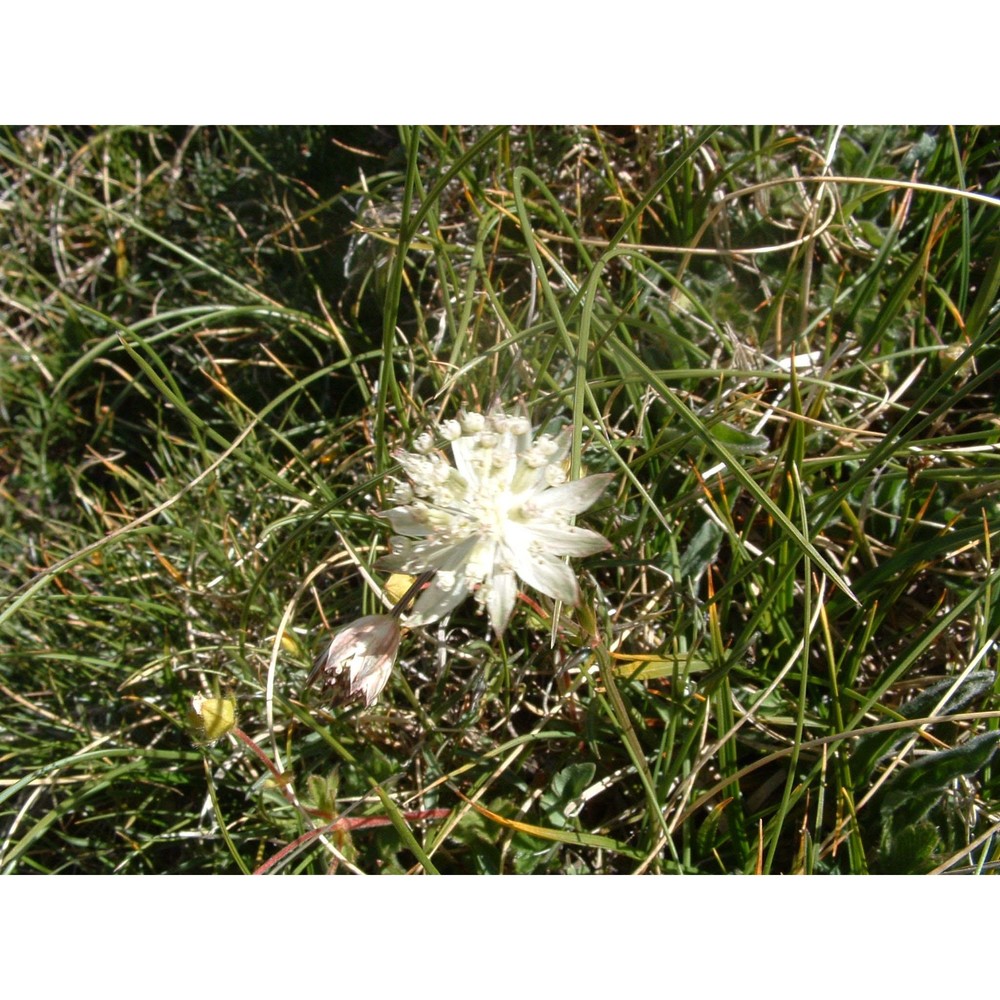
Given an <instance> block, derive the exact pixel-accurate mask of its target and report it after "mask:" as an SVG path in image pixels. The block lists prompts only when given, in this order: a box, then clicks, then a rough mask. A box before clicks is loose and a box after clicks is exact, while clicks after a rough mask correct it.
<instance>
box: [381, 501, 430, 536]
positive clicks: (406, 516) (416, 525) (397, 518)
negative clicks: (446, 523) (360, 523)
mask: <svg viewBox="0 0 1000 1000" xmlns="http://www.w3.org/2000/svg"><path fill="white" fill-rule="evenodd" d="M379 516H380V517H384V518H385V519H386V520H387V521H388V522H389V523H390V524H391V525H392V530H393V531H395V532H396V533H397V534H399V535H409V536H410V537H411V538H424V537H426V536H427V535H429V534H430V533H431V532H432V531H433V530H435V529H434V528H432V527H431V525H430V520H429V518H428V516H427V509H426V508H425V507H424V508H422V507H393V508H392V510H384V511H382V513H381V514H380V515H379Z"/></svg>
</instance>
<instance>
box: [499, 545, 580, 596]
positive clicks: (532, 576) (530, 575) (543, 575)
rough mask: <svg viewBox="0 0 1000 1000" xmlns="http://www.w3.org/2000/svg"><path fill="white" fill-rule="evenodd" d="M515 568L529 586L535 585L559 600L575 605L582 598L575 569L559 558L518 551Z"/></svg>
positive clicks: (536, 588) (537, 588)
mask: <svg viewBox="0 0 1000 1000" xmlns="http://www.w3.org/2000/svg"><path fill="white" fill-rule="evenodd" d="M514 568H515V569H516V570H517V575H518V576H519V577H520V578H521V579H522V580H524V582H525V583H526V584H528V586H529V587H534V588H535V590H540V591H541V592H542V593H543V594H548V595H549V597H553V598H555V599H556V600H557V601H563V602H564V603H565V604H574V605H575V604H576V603H577V602H578V601H579V600H580V590H579V588H578V587H577V585H576V577H575V576H574V575H573V571H572V570H571V569H570V568H569V567H568V566H567V565H566V564H565V563H561V562H559V560H558V559H554V558H552V557H551V556H547V555H534V556H532V555H528V553H527V552H523V553H518V558H517V562H516V563H515V564H514Z"/></svg>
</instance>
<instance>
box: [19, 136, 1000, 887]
mask: <svg viewBox="0 0 1000 1000" xmlns="http://www.w3.org/2000/svg"><path fill="white" fill-rule="evenodd" d="M998 154H1000V147H998V133H997V132H996V131H995V130H983V129H975V128H966V129H948V128H942V129H921V128H902V127H900V128H878V129H874V128H846V129H833V128H830V129H825V128H824V129H793V128H705V129H686V128H653V127H649V128H645V127H644V128H618V129H609V128H603V129H601V128H494V129H486V128H437V129H423V128H403V129H399V130H376V129H298V128H296V129H200V128H199V129H190V130H177V129H160V128H142V129H139V128H121V129H41V128H29V129H20V130H7V131H5V132H3V133H2V138H0V163H2V167H0V213H2V215H0V218H2V219H3V222H4V231H5V235H4V237H3V243H2V254H3V276H4V280H3V286H2V294H0V309H2V319H3V336H2V339H0V351H2V357H0V567H2V569H3V574H4V578H5V580H6V583H5V585H4V594H3V603H2V604H0V697H2V698H3V699H4V712H3V719H2V721H0V761H2V769H0V866H2V870H3V871H5V872H77V873H102V872H105V873H110V872H127V873H139V872H177V873H181V872H189V873H195V872H239V871H245V872H249V871H254V870H260V871H268V872H314V873H318V872H326V871H331V870H335V871H363V872H405V871H427V872H435V871H437V872H445V873H450V872H462V873H473V872H482V873H487V872H518V873H569V872H580V873H591V872H594V873H596V872H635V871H648V872H689V873H719V872H746V873H753V872H763V873H772V872H810V873H820V872H829V873H833V872H838V873H864V872H927V871H960V870H971V871H989V870H992V868H993V866H994V864H995V862H996V861H997V851H998V845H997V841H996V832H997V829H998V821H1000V808H998V807H1000V803H998V799H1000V791H998V787H997V780H996V771H995V766H994V763H993V758H994V751H995V748H996V739H995V734H996V722H995V720H996V718H997V717H998V704H997V680H996V636H997V630H998V628H1000V619H998V610H997V607H998V604H997V579H996V575H997V561H996V557H995V555H994V550H995V548H996V531H997V523H998V522H997V516H996V515H997V495H998V487H997V484H998V483H1000V467H998V461H997V449H998V429H1000V422H998V414H997V394H996V389H995V387H996V385H997V384H1000V383H998V379H997V375H998V369H1000V351H998V349H997V343H998V338H997V331H998V327H1000V312H998V309H997V292H998V288H1000V243H998V239H997V217H998V209H1000V192H998V190H997V188H998V184H1000V181H998V179H997V178H998V176H1000V175H998V171H997V162H998ZM494 402H499V403H500V404H502V405H504V406H505V407H513V406H519V407H521V408H523V412H525V413H526V414H528V415H529V417H530V419H531V422H532V424H533V425H534V426H535V427H536V428H542V429H546V430H549V431H551V432H552V433H557V432H558V431H559V430H560V428H563V427H568V428H570V430H569V431H568V434H569V435H570V437H569V442H570V443H569V449H568V453H567V458H566V471H567V473H568V475H569V476H570V478H574V479H575V478H579V477H580V476H582V475H586V474H599V473H611V474H613V476H614V479H613V483H612V485H611V486H610V487H609V488H608V490H607V492H606V494H605V496H604V498H603V499H602V500H601V501H600V502H598V503H597V504H596V505H595V506H594V507H593V508H592V509H591V510H589V511H588V512H587V513H586V514H585V515H583V516H582V517H581V518H580V519H579V520H580V523H581V524H583V525H586V526H587V527H589V528H591V529H594V530H597V531H599V532H600V533H601V534H603V535H604V536H606V537H607V538H608V539H609V541H610V542H611V548H610V549H609V550H608V552H607V553H604V554H598V555H594V556H590V557H589V558H586V559H582V560H574V561H573V569H574V572H576V573H577V576H578V580H579V584H580V588H581V592H582V595H583V596H582V600H581V603H580V605H579V607H576V608H573V607H569V606H558V605H557V604H556V602H554V601H552V600H551V599H550V598H548V597H546V596H545V595H544V594H539V593H538V592H537V591H534V590H532V589H531V588H528V587H523V588H522V590H523V593H522V594H521V595H520V597H519V599H518V601H517V605H516V607H515V610H514V613H513V616H512V618H511V622H510V625H509V626H508V627H507V629H506V631H505V632H504V633H503V635H502V637H500V638H497V637H495V636H494V635H493V634H492V632H491V631H490V629H489V628H488V625H487V620H486V618H485V617H484V616H483V615H482V614H478V613H477V608H476V603H475V601H473V600H469V601H466V602H464V603H462V604H460V605H459V606H458V607H457V608H456V609H455V610H454V612H453V613H452V614H451V615H450V617H448V618H447V619H445V620H443V621H438V622H434V623H431V624H428V625H427V626H425V627H421V628H414V629H411V630H409V631H408V632H407V633H406V635H405V636H404V638H403V641H402V646H401V649H400V653H399V660H398V662H397V667H396V670H395V672H394V673H393V674H392V676H391V677H390V678H389V680H388V683H387V686H386V687H385V689H384V690H383V691H382V694H381V696H380V697H379V699H378V701H377V702H375V703H374V704H373V705H372V706H371V707H365V706H364V705H363V703H361V704H359V703H357V702H355V703H354V704H349V705H347V706H334V705H331V704H329V703H328V702H327V700H325V699H324V698H323V697H321V693H320V692H319V691H317V690H316V689H309V688H308V687H307V686H306V684H305V681H306V678H307V676H308V674H309V672H310V669H311V666H312V662H313V659H314V657H315V656H316V654H317V653H318V652H319V651H320V649H321V648H322V645H323V643H324V641H325V639H326V637H327V636H328V634H329V630H330V629H331V628H336V627H340V626H343V625H346V624H347V623H348V622H351V621H354V620H356V619H358V618H359V617H361V616H364V615H374V614H378V613H381V612H383V611H384V610H385V606H384V604H383V602H382V600H380V596H379V592H380V590H381V588H382V587H383V586H384V585H385V584H386V583H387V579H386V574H383V573H381V572H379V570H378V569H377V568H375V566H376V561H377V559H378V558H379V557H380V556H382V555H384V554H385V552H386V542H387V539H388V536H389V534H390V532H389V530H388V528H387V526H386V524H385V523H384V521H382V520H380V519H379V517H378V516H377V515H378V512H379V511H381V510H384V509H386V508H388V507H390V506H392V502H391V500H390V493H391V491H392V480H393V479H394V478H395V479H400V478H404V477H403V476H402V473H401V471H400V469H399V467H398V464H397V462H396V459H395V458H394V457H393V452H394V450H395V449H396V448H397V447H402V448H405V449H407V450H409V449H411V448H412V447H413V444H414V442H415V441H416V440H417V439H418V437H419V435H420V434H421V433H423V432H426V431H428V430H433V428H434V426H435V425H436V423H437V421H438V420H439V419H443V420H447V419H452V418H455V417H457V416H458V414H459V413H460V411H462V410H463V409H466V410H480V411H484V412H485V411H486V410H488V409H489V407H490V406H491V405H492V404H493V403H494ZM192 699H194V700H195V702H194V709H195V712H194V718H193V719H192V718H191V716H190V713H191V711H192Z"/></svg>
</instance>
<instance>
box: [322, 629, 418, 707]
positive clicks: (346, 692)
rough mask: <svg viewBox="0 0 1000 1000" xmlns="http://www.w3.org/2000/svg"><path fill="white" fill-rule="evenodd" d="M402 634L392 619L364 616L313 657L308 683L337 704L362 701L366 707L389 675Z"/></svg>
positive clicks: (342, 630)
mask: <svg viewBox="0 0 1000 1000" xmlns="http://www.w3.org/2000/svg"><path fill="white" fill-rule="evenodd" d="M401 636H402V631H401V629H400V626H399V622H398V621H397V620H396V617H395V616H393V615H367V616H365V617H364V618H359V619H358V620H357V621H354V622H351V624H350V625H348V626H347V627H346V628H343V629H341V630H340V631H339V632H338V633H337V634H336V635H334V637H333V638H332V639H331V640H330V643H329V645H328V646H327V647H326V649H324V650H323V652H322V653H320V654H319V656H318V657H316V662H315V663H314V664H313V669H312V673H311V674H310V675H309V682H308V683H310V684H312V683H313V682H314V681H315V680H317V679H318V678H322V685H321V686H322V690H323V691H324V692H328V693H330V694H332V695H333V696H334V698H335V699H336V700H338V701H351V700H353V699H355V698H363V699H364V702H365V706H366V707H367V706H369V705H371V704H372V702H374V701H375V699H376V698H377V697H378V696H379V693H380V692H381V690H382V688H384V687H385V684H386V681H388V680H389V676H390V675H391V674H392V666H393V664H394V663H395V662H396V653H397V651H398V650H399V640H400V638H401Z"/></svg>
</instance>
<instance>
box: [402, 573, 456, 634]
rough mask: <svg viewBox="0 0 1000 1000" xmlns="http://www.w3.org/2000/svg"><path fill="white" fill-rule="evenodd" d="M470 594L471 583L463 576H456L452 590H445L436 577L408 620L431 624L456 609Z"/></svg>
mask: <svg viewBox="0 0 1000 1000" xmlns="http://www.w3.org/2000/svg"><path fill="white" fill-rule="evenodd" d="M468 596H469V584H468V582H467V581H466V579H465V578H464V577H463V576H458V577H456V578H455V581H454V584H453V585H452V587H451V589H450V590H445V588H444V587H442V586H441V585H440V584H439V583H438V582H437V578H435V580H434V582H432V583H431V585H430V586H429V587H428V588H427V589H426V590H425V591H424V592H423V593H422V594H421V595H420V597H419V598H418V599H417V603H416V604H415V605H414V606H413V611H412V612H411V613H410V614H409V615H407V617H406V622H407V624H408V625H429V624H430V623H431V622H436V621H437V620H438V619H439V618H444V616H445V615H446V614H448V613H449V612H451V611H454V610H455V608H457V607H458V606H459V605H460V604H461V603H462V601H464V600H465V599H466V598H467V597H468Z"/></svg>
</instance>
